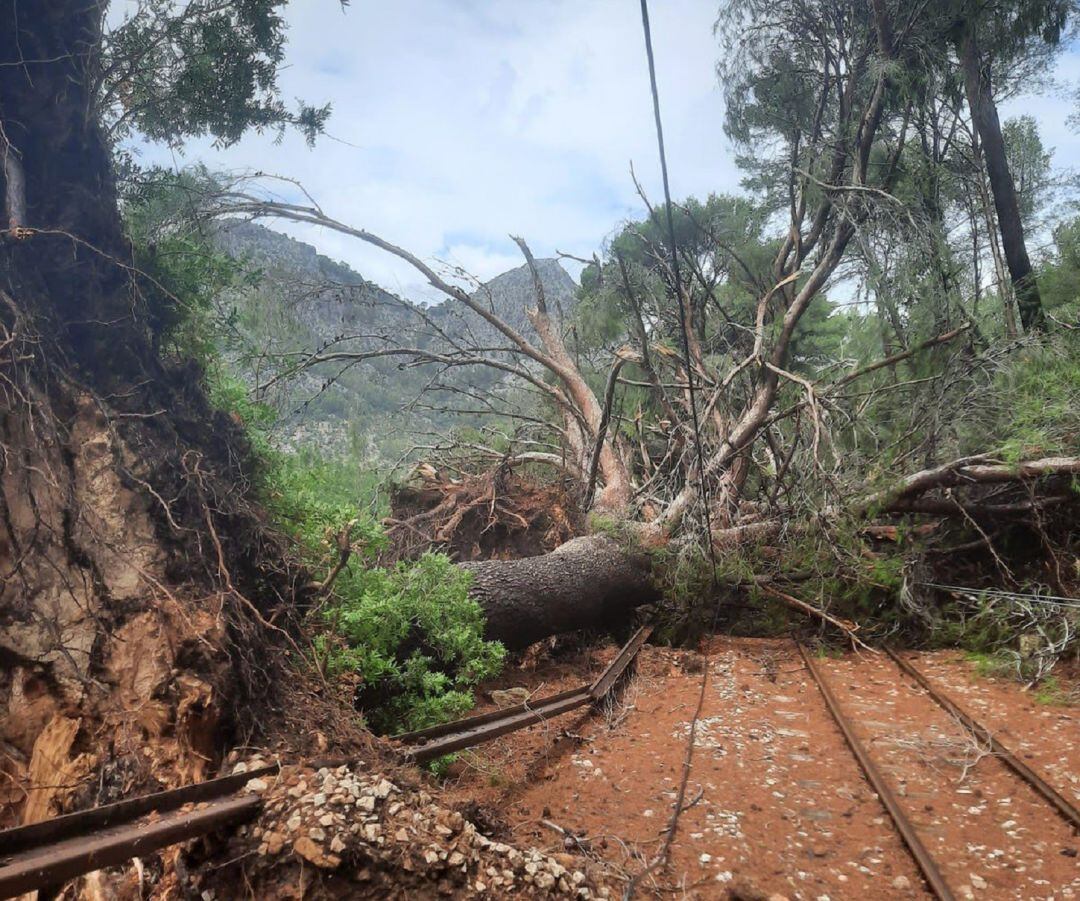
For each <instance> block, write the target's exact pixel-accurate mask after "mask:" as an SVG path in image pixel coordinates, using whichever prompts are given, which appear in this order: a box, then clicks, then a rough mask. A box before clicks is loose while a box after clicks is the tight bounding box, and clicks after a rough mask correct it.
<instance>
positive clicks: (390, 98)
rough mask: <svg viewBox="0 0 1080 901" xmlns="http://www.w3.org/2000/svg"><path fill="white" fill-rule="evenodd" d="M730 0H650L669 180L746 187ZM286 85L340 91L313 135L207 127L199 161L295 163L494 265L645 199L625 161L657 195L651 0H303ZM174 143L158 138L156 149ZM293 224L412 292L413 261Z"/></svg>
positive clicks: (292, 17) (254, 165)
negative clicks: (643, 3) (644, 29)
mask: <svg viewBox="0 0 1080 901" xmlns="http://www.w3.org/2000/svg"><path fill="white" fill-rule="evenodd" d="M715 13H716V3H715V0H665V2H662V3H655V4H654V9H653V11H652V15H653V21H652V27H653V37H654V43H655V48H656V55H657V66H658V70H659V77H660V88H661V92H662V94H661V96H662V100H663V103H664V117H665V123H664V124H665V128H666V137H667V141H668V154H669V164H670V166H671V173H672V181H673V190H674V191H675V193H676V194H677V195H679V196H684V195H687V194H691V193H697V194H704V193H707V192H708V191H710V190H719V189H725V188H726V189H732V188H734V187H735V185H736V183H737V174H736V172H735V168H734V165H733V163H732V161H731V156H730V154H729V152H728V150H727V142H726V139H725V138H724V136H723V133H722V130H721V124H722V117H723V106H722V101H721V97H720V93H719V90H718V88H717V87H716V78H715V74H714V66H715V62H716V47H715V42H714V40H713V37H712V22H713V19H714V18H715ZM286 15H287V17H288V21H289V24H290V33H289V47H288V53H287V60H288V67H287V68H286V69H285V70H284V71H283V72H282V75H281V85H282V92H283V94H284V96H285V97H286V98H290V99H291V98H293V97H302V98H304V99H305V100H309V101H311V102H320V103H321V102H325V101H327V100H328V101H330V102H331V103H332V104H333V107H334V114H333V116H332V118H331V120H330V123H329V132H330V134H331V135H333V136H334V137H335V138H338V139H340V140H341V141H343V142H347V143H340V142H338V141H334V140H329V139H323V140H321V141H320V142H319V143H318V145H317V146H316V147H315V149H314V150H309V149H308V148H307V147H306V146H305V144H304V142H303V140H302V139H301V138H299V137H298V136H295V135H289V136H286V138H285V139H284V140H283V141H282V142H281V143H280V144H275V143H274V141H273V139H272V138H271V137H268V136H256V135H250V136H248V137H245V138H244V139H243V140H242V141H241V142H240V143H239V144H237V145H236V146H234V147H231V148H228V149H227V150H217V149H214V148H213V147H211V146H210V144H209V142H204V141H203V142H193V143H192V144H190V145H189V146H188V148H187V150H186V153H185V159H186V160H187V161H194V160H202V161H204V162H206V163H207V164H208V165H210V166H212V167H220V168H228V169H234V170H235V169H255V170H261V171H267V172H275V173H279V174H282V175H288V176H290V177H293V178H297V179H298V180H300V181H301V182H302V183H303V184H304V186H305V187H306V188H307V189H308V190H309V191H310V192H311V194H312V195H313V196H314V197H315V198H316V199H317V200H318V201H319V203H320V204H321V205H322V206H323V208H324V209H325V210H326V211H327V213H329V214H330V215H332V216H335V217H337V218H339V219H341V220H343V221H345V222H348V223H350V224H354V225H359V226H363V227H365V228H368V229H370V230H372V231H374V232H376V233H377V234H380V235H382V236H383V237H385V238H387V239H388V240H391V241H394V242H396V243H399V244H401V245H402V246H404V247H407V248H409V249H410V250H413V251H415V252H416V253H417V254H419V255H420V256H422V257H424V258H425V259H446V260H450V261H453V262H455V263H459V264H460V265H462V266H464V267H466V268H468V269H470V270H471V271H474V272H475V273H476V274H477V275H478V276H480V277H481V278H488V277H490V276H492V275H495V274H497V273H498V272H499V271H503V270H505V269H506V268H509V267H512V266H516V265H518V264H519V262H520V257H519V256H518V254H517V251H516V248H515V247H514V246H513V244H512V243H511V242H510V240H509V238H508V235H509V234H511V233H512V234H519V235H522V236H523V237H525V238H526V239H527V240H528V241H529V243H530V245H531V246H532V249H533V251H534V252H535V253H536V254H537V255H551V254H554V252H555V250H556V249H559V250H564V251H568V252H571V253H576V254H580V255H583V256H588V255H590V254H591V253H592V251H593V250H595V249H596V248H597V247H598V245H599V244H600V242H601V241H602V240H603V238H604V237H605V236H606V235H608V234H609V233H610V232H611V231H612V230H613V229H614V228H615V226H616V225H617V224H618V223H619V222H620V221H622V220H623V219H626V218H628V217H631V216H637V215H640V214H641V213H642V211H643V207H642V205H641V203H640V201H639V200H638V198H637V197H636V195H635V193H634V188H633V184H632V182H631V180H630V176H629V164H630V161H631V160H633V161H634V163H635V166H636V169H637V172H638V175H639V177H640V178H641V179H642V181H643V183H644V185H645V186H646V190H647V191H649V192H650V194H651V195H652V196H653V197H654V198H655V197H656V196H657V195H659V193H660V187H659V170H658V164H657V159H656V145H655V137H654V134H653V124H652V107H651V98H650V95H649V87H648V78H647V72H646V68H645V57H644V47H643V39H642V34H641V22H640V19H639V17H638V11H637V6H636V5H635V4H632V3H626V2H625V0H622V2H617V0H598V2H589V3H581V2H570V0H503V2H480V0H475V2H462V0H396V2H393V3H377V2H373V0H353V2H352V3H351V4H350V6H349V7H348V9H347V11H346V12H345V13H342V12H341V10H340V8H339V6H338V4H337V3H336V2H334V0H293V2H292V3H290V4H289V5H288V7H287V8H286ZM147 153H148V156H149V157H151V158H154V159H164V160H169V159H170V157H169V156H168V155H167V154H165V153H164V152H163V151H161V150H160V149H153V150H148V151H147ZM285 230H287V231H289V232H290V233H291V234H293V235H294V236H296V237H298V238H300V239H301V240H305V241H308V242H310V243H312V244H315V245H316V246H317V247H318V248H319V250H320V251H321V252H323V253H325V254H327V255H329V256H332V257H335V258H339V259H344V260H345V261H347V262H348V263H350V264H351V265H352V266H354V267H355V268H356V269H358V270H359V271H360V272H362V273H363V274H364V275H365V276H366V277H368V278H371V279H373V280H375V281H377V282H380V283H381V284H384V285H386V287H388V288H390V289H391V290H404V291H406V292H407V293H409V294H410V295H411V296H416V294H417V293H423V294H427V295H428V296H430V294H429V292H426V291H425V290H424V289H423V287H422V285H420V284H419V283H418V280H417V277H416V275H415V273H413V272H412V271H411V270H409V269H408V267H407V266H405V265H404V264H401V263H399V262H398V261H395V260H393V259H392V258H390V257H388V256H387V255H386V254H384V253H382V252H381V251H377V250H374V249H372V248H367V247H365V246H363V245H361V244H360V243H359V242H357V241H355V240H352V239H348V238H345V237H344V236H341V235H337V234H334V233H330V232H326V231H324V230H318V231H317V230H312V229H309V228H306V227H302V226H290V227H288V228H287V229H285Z"/></svg>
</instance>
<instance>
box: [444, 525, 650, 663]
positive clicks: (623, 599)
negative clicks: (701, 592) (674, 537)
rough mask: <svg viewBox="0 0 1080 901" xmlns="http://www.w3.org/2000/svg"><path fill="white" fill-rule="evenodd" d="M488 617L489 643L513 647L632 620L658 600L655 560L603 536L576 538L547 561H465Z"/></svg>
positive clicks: (474, 593) (557, 550) (487, 634)
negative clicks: (636, 611)
mask: <svg viewBox="0 0 1080 901" xmlns="http://www.w3.org/2000/svg"><path fill="white" fill-rule="evenodd" d="M460 565H461V568H462V569H465V570H467V571H469V572H471V573H472V575H473V579H474V582H473V587H472V591H471V594H472V596H473V597H474V598H476V600H477V601H479V603H480V606H481V607H482V608H483V610H484V613H485V615H486V617H487V628H486V632H485V635H486V637H487V638H489V639H492V640H495V641H501V642H502V643H503V644H504V645H506V647H508V648H510V649H512V650H513V649H519V648H524V647H527V646H528V645H530V644H532V643H533V642H536V641H539V640H540V639H542V638H547V637H548V636H550V635H558V634H561V633H563V632H573V631H576V630H578V629H588V628H595V627H603V626H613V625H618V624H619V623H621V622H625V621H626V620H627V619H628V618H629V616H630V614H631V612H632V611H633V610H634V609H635V608H636V607H638V606H640V605H641V604H646V603H649V602H651V601H653V600H655V598H656V596H657V592H656V588H655V587H654V586H653V584H652V582H651V581H650V579H649V563H648V558H647V557H646V556H645V555H644V554H635V553H632V552H630V551H628V550H626V548H624V547H623V546H622V545H621V544H619V543H618V542H617V541H615V540H613V539H611V538H608V537H606V536H602V535H590V536H586V537H584V538H575V539H573V540H572V541H568V542H567V543H566V544H564V545H562V546H561V547H559V548H557V549H556V550H554V551H552V552H551V553H550V554H544V555H543V556H541V557H526V558H525V559H523V560H485V561H482V562H479V563H462V564H460Z"/></svg>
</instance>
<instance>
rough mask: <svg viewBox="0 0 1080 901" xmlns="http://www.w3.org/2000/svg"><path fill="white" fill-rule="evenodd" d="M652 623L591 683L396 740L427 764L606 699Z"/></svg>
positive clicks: (623, 648) (407, 734) (629, 642)
mask: <svg viewBox="0 0 1080 901" xmlns="http://www.w3.org/2000/svg"><path fill="white" fill-rule="evenodd" d="M652 630H653V627H652V626H642V627H641V628H640V629H638V630H637V631H636V632H635V633H634V634H633V636H631V638H630V640H629V641H628V642H627V643H626V644H624V645H623V646H622V648H621V649H620V650H619V653H618V654H616V655H615V658H614V659H613V660H612V661H611V663H609V664H608V665H607V666H606V667H605V668H604V671H603V672H602V673H601V674H600V676H599V677H598V678H597V679H596V681H594V682H593V683H592V684H591V685H582V686H581V687H579V688H572V689H570V690H569V691H564V692H560V693H559V694H556V695H552V696H551V697H548V698H543V699H540V700H537V701H532V700H529V701H526V702H525V703H523V704H515V705H514V706H513V707H504V708H503V709H501V710H493V711H491V712H489V713H480V714H476V715H475V716H469V717H465V718H464V719H461V720H456V721H455V722H452V723H444V724H442V725H441V726H433V727H431V728H430V729H421V730H419V731H416V732H406V733H404V734H402V735H397V736H395V739H396V740H397V741H399V742H400V743H401V744H403V745H406V746H411V747H406V748H405V750H404V754H405V756H406V757H408V758H409V759H410V760H412V761H414V762H415V763H425V762H427V761H429V760H434V759H435V758H437V757H442V756H443V755H444V754H451V753H453V752H454V751H461V750H464V749H465V748H473V747H476V746H477V745H481V744H484V743H485V742H489V741H492V740H494V739H496V738H499V737H500V736H502V735H506V734H508V733H510V732H516V731H517V730H518V729H524V728H526V727H527V726H532V725H534V724H536V723H542V722H545V721H547V720H549V719H552V718H553V717H556V716H561V715H562V714H564V713H569V712H570V711H571V710H576V709H577V708H579V707H584V706H585V705H586V704H595V703H597V702H598V701H600V700H602V699H603V698H604V697H605V696H606V695H607V694H608V692H610V691H611V689H612V688H613V687H614V686H615V683H616V682H618V680H619V677H620V676H621V675H622V674H623V673H624V672H625V671H626V668H627V666H629V665H630V662H631V661H632V660H633V659H634V658H635V657H636V656H637V654H638V651H640V650H641V646H642V645H643V644H644V643H645V641H646V639H648V637H649V636H650V635H651V634H652Z"/></svg>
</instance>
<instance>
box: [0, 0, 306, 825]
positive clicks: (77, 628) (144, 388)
mask: <svg viewBox="0 0 1080 901" xmlns="http://www.w3.org/2000/svg"><path fill="white" fill-rule="evenodd" d="M102 12H103V5H102V4H99V3H96V2H86V0H81V2H75V0H64V2H61V0H52V2H47V3H17V4H12V3H8V4H3V5H0V125H2V132H0V154H6V158H5V160H4V165H3V166H2V167H0V171H2V172H3V174H4V176H5V181H4V184H3V191H2V192H0V194H2V195H3V196H4V198H5V201H4V204H5V217H4V218H5V221H4V222H2V223H0V230H2V233H0V349H2V351H3V352H2V353H0V744H3V745H4V746H5V747H8V748H14V749H15V750H16V751H17V752H18V755H7V754H5V755H3V756H4V758H5V759H4V760H0V772H2V773H3V775H4V776H5V778H6V779H7V780H8V781H9V782H10V783H11V785H12V786H13V787H16V788H18V787H21V788H22V789H24V790H25V791H26V802H25V803H24V804H22V809H21V811H20V813H21V815H22V816H24V817H26V818H27V819H26V820H25V821H29V820H34V819H38V818H42V817H46V816H50V815H53V814H55V813H58V812H61V811H63V810H64V809H66V808H68V807H70V806H71V805H73V804H78V805H79V806H93V805H94V804H100V803H106V802H108V801H112V800H116V797H117V796H118V795H119V794H121V793H122V792H124V791H127V790H130V789H131V788H132V783H131V781H129V779H128V777H127V776H125V777H124V778H123V779H119V780H118V779H113V778H112V777H111V776H110V775H108V774H112V773H124V774H132V776H131V779H132V780H134V786H135V787H136V788H153V787H157V784H158V783H159V782H161V783H165V784H170V783H171V784H175V783H177V782H188V781H191V780H193V779H199V778H202V776H204V775H205V774H206V771H207V768H208V764H210V763H211V762H212V760H213V757H214V755H215V753H216V751H217V750H218V749H219V744H218V742H219V740H221V739H223V738H225V737H226V736H227V734H228V729H229V727H230V726H232V725H234V724H235V723H236V722H237V717H239V718H247V717H249V716H250V717H252V721H254V720H255V718H256V717H257V714H255V715H254V716H252V714H251V713H249V710H251V709H252V708H253V707H254V705H255V704H256V702H257V701H258V699H259V698H260V697H266V696H267V692H268V691H269V690H270V688H271V687H272V683H271V682H270V676H269V674H270V673H271V672H272V671H273V669H274V667H275V666H276V665H277V664H276V663H275V662H274V657H273V656H272V655H269V654H267V653H265V650H264V648H263V647H262V645H263V644H264V643H265V642H266V638H265V633H264V632H263V631H262V630H261V629H259V628H257V627H255V628H253V627H252V620H251V619H250V609H251V608H252V607H253V606H254V602H246V603H244V602H241V600H240V598H241V596H243V597H246V598H256V599H257V600H258V602H259V604H261V605H262V610H263V611H267V612H268V604H271V603H275V602H274V601H270V600H269V599H270V598H276V599H279V600H280V599H285V603H289V602H290V601H291V599H292V597H293V596H294V592H293V591H292V586H291V585H290V584H288V583H287V582H286V581H284V580H282V579H280V578H278V577H275V576H274V575H273V570H274V569H276V568H278V567H279V566H280V565H281V564H282V563H283V562H284V563H285V570H288V571H290V572H291V571H292V570H293V567H292V565H291V564H290V563H289V561H288V559H287V557H286V555H285V554H284V549H283V548H282V547H281V546H280V545H278V544H276V543H275V542H274V541H273V539H272V537H270V536H268V535H267V534H266V532H265V529H264V527H263V524H262V522H261V521H260V519H259V517H258V512H257V511H254V510H250V509H249V508H248V506H247V502H248V498H247V496H246V492H247V491H248V488H247V486H248V484H249V482H248V479H247V478H246V466H247V463H248V461H249V453H248V450H247V447H246V444H245V439H244V438H243V437H242V435H241V434H240V431H239V427H238V426H236V425H235V424H234V423H233V422H232V420H230V419H229V418H228V417H227V416H225V415H224V414H218V413H215V412H214V411H213V410H211V409H210V407H209V405H208V403H207V402H206V399H205V396H204V394H203V392H202V390H201V387H200V384H199V374H198V372H197V371H196V370H194V369H193V368H181V367H177V368H166V367H165V366H163V365H162V363H161V361H160V360H159V359H158V357H157V355H156V353H155V352H154V347H153V342H152V340H151V333H150V327H149V326H148V324H147V323H148V319H147V317H146V315H145V311H146V306H145V304H144V302H143V299H142V292H141V291H140V288H141V287H146V286H145V285H140V283H139V279H137V278H136V277H135V273H134V269H133V268H132V265H131V251H130V248H129V246H128V243H127V240H126V238H125V237H124V234H123V229H122V224H121V219H120V214H119V209H118V205H117V192H116V186H115V184H114V179H113V174H112V157H111V153H110V150H109V147H108V144H107V142H106V141H105V139H104V137H103V134H102V131H101V128H100V126H99V124H98V122H97V121H96V119H95V117H94V114H93V108H94V103H93V100H94V97H93V91H94V88H93V85H94V84H95V76H96V73H97V70H98V64H99V50H100V26H101V17H102ZM13 161H14V162H13ZM13 179H14V180H13ZM15 226H17V227H15ZM208 549H213V550H209V551H208ZM259 615H260V616H261V615H262V613H261V612H260V614H259ZM246 691H250V693H248V694H246V695H245V692H246ZM227 701H228V702H230V703H226V702H227ZM102 736H107V737H108V740H107V741H106V740H103V739H102ZM151 746H152V747H153V748H154V755H153V756H152V757H149V758H148V757H147V756H146V753H145V752H146V751H147V749H148V747H151ZM20 758H21V759H20ZM136 774H137V775H136Z"/></svg>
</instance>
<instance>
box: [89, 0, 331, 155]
mask: <svg viewBox="0 0 1080 901" xmlns="http://www.w3.org/2000/svg"><path fill="white" fill-rule="evenodd" d="M286 5H287V0H231V2H221V0H191V2H187V3H184V4H176V3H174V2H173V0H144V2H143V3H141V4H140V5H139V8H138V10H137V11H136V12H135V13H134V14H132V15H130V16H129V17H127V18H126V19H125V20H124V21H123V22H122V23H121V24H120V25H119V26H118V27H116V28H114V29H113V30H112V31H111V32H109V33H108V34H106V35H105V37H104V41H103V60H102V77H101V81H100V85H101V92H100V98H99V104H100V108H101V112H102V113H103V115H104V118H105V120H106V124H107V127H108V128H109V131H110V133H111V135H112V137H113V138H114V139H122V138H124V137H127V136H128V135H129V134H131V133H132V132H133V131H139V132H141V133H142V134H144V135H146V136H147V137H149V138H151V139H155V140H161V141H166V142H168V143H169V144H172V145H174V146H175V145H179V144H182V143H183V141H184V139H185V138H190V137H199V136H203V135H211V136H213V137H214V138H216V139H217V143H218V144H219V145H229V144H233V143H235V142H236V141H238V140H239V139H240V137H241V136H242V135H243V134H244V132H246V131H247V130H248V129H255V130H256V131H264V130H266V129H273V130H276V131H277V132H278V134H279V135H280V134H283V133H284V130H285V129H286V128H288V127H294V128H298V129H300V130H301V132H303V134H304V135H305V137H306V138H307V140H308V142H309V143H311V142H313V141H314V140H315V137H316V136H317V135H318V134H319V133H320V132H322V130H323V127H324V126H325V124H326V120H327V118H328V117H329V115H330V106H329V104H327V105H325V106H321V107H317V106H311V105H309V104H306V103H304V102H302V101H298V103H297V108H296V109H295V110H290V109H288V108H287V107H286V106H285V104H284V103H283V102H282V100H281V97H280V94H279V91H278V84H277V75H278V70H279V68H280V66H281V64H282V61H283V58H284V47H285V36H286V30H287V28H286V25H285V20H284V19H283V17H282V16H281V14H280V11H281V10H282V9H283V8H284V7H285V6H286Z"/></svg>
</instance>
